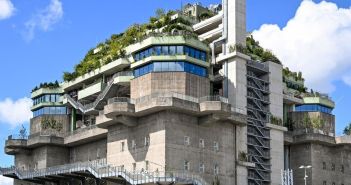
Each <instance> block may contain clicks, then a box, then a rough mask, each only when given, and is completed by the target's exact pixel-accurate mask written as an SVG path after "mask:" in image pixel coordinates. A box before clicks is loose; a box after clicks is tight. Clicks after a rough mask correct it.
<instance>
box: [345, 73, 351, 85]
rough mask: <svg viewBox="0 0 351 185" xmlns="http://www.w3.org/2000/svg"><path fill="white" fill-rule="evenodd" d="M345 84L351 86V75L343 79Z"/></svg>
mask: <svg viewBox="0 0 351 185" xmlns="http://www.w3.org/2000/svg"><path fill="white" fill-rule="evenodd" d="M343 80H344V82H345V84H348V85H350V86H351V75H345V76H344V78H343Z"/></svg>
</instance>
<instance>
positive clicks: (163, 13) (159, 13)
mask: <svg viewBox="0 0 351 185" xmlns="http://www.w3.org/2000/svg"><path fill="white" fill-rule="evenodd" d="M165 12H166V11H165V10H164V9H162V8H158V9H157V10H156V16H157V18H161V17H163V16H164V15H165V14H166V13H165Z"/></svg>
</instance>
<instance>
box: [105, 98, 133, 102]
mask: <svg viewBox="0 0 351 185" xmlns="http://www.w3.org/2000/svg"><path fill="white" fill-rule="evenodd" d="M107 102H108V104H112V103H130V104H134V103H135V101H134V100H133V99H130V98H128V97H114V98H110V99H108V101H107Z"/></svg>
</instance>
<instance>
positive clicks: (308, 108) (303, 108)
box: [295, 104, 333, 114]
mask: <svg viewBox="0 0 351 185" xmlns="http://www.w3.org/2000/svg"><path fill="white" fill-rule="evenodd" d="M295 111H296V112H324V113H328V114H331V113H332V112H333V109H332V108H329V107H326V106H323V105H319V104H307V105H297V106H296V107H295Z"/></svg>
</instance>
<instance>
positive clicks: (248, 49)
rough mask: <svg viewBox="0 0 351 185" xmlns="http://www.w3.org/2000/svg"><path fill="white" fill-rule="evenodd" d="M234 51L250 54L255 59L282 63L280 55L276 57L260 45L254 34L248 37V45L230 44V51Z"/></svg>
mask: <svg viewBox="0 0 351 185" xmlns="http://www.w3.org/2000/svg"><path fill="white" fill-rule="evenodd" d="M234 51H238V52H240V53H243V54H245V55H248V56H250V57H251V59H252V60H254V61H262V62H267V61H271V62H275V63H278V64H282V63H281V61H280V60H279V59H278V57H276V56H275V55H274V54H273V53H272V52H271V51H269V50H266V49H264V48H262V47H261V46H260V43H259V42H258V41H256V40H255V39H254V38H253V37H252V36H250V37H247V38H246V46H243V45H241V44H236V45H233V46H230V48H229V52H231V53H232V52H234Z"/></svg>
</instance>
